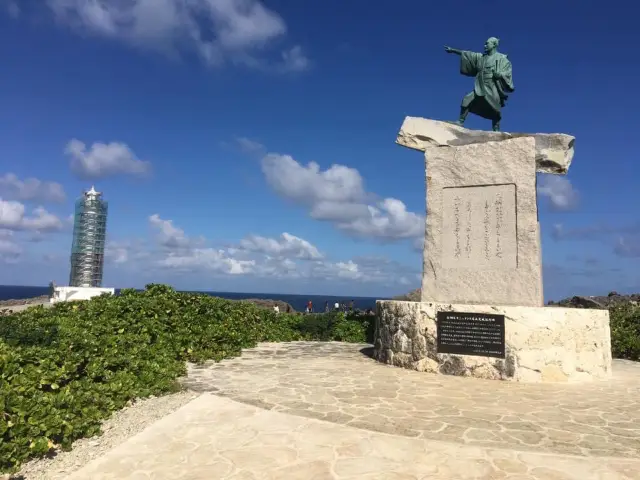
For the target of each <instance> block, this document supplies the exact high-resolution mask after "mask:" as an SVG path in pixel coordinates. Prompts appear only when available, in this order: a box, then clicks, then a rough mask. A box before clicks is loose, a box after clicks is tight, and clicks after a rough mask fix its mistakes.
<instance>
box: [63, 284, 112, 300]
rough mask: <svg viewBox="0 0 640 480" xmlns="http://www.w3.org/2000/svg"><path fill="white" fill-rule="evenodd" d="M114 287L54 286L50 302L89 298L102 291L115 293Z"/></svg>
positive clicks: (100, 293) (110, 293)
mask: <svg viewBox="0 0 640 480" xmlns="http://www.w3.org/2000/svg"><path fill="white" fill-rule="evenodd" d="M115 292H116V289H115V288H92V287H55V288H54V292H53V297H51V303H58V302H70V301H73V300H89V299H90V298H93V297H97V296H98V295H102V294H103V293H108V294H109V295H113V294H115Z"/></svg>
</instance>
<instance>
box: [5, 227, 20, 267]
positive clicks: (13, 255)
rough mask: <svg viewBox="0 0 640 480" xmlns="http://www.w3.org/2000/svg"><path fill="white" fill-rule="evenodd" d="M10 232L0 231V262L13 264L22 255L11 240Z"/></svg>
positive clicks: (12, 235) (12, 236)
mask: <svg viewBox="0 0 640 480" xmlns="http://www.w3.org/2000/svg"><path fill="white" fill-rule="evenodd" d="M13 238H14V234H13V232H12V231H11V230H4V229H0V262H3V263H15V262H17V261H18V260H19V259H20V256H21V255H22V248H21V247H20V246H19V245H18V244H17V243H15V241H14V240H13Z"/></svg>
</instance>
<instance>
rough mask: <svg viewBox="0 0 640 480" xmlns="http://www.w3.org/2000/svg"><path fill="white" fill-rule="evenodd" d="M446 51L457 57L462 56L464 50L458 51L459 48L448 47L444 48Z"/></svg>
mask: <svg viewBox="0 0 640 480" xmlns="http://www.w3.org/2000/svg"><path fill="white" fill-rule="evenodd" d="M444 51H445V52H447V53H455V54H456V55H462V50H458V49H457V48H451V47H448V46H447V45H445V46H444Z"/></svg>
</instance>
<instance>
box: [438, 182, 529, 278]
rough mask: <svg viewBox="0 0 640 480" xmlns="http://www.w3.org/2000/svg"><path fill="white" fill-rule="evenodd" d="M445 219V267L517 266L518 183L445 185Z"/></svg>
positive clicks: (499, 267)
mask: <svg viewBox="0 0 640 480" xmlns="http://www.w3.org/2000/svg"><path fill="white" fill-rule="evenodd" d="M442 222H443V225H442V265H443V267H444V268H468V269H510V268H516V267H517V263H518V242H517V230H516V228H517V227H516V186H515V185H514V184H505V185H486V186H471V187H448V188H444V189H443V218H442Z"/></svg>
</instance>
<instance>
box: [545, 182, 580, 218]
mask: <svg viewBox="0 0 640 480" xmlns="http://www.w3.org/2000/svg"><path fill="white" fill-rule="evenodd" d="M538 195H540V196H541V197H544V198H546V199H547V201H548V202H549V205H550V206H551V207H552V208H553V209H554V210H573V209H574V208H576V207H577V206H578V203H579V200H580V197H579V195H578V192H577V191H576V190H575V189H574V188H573V185H571V182H570V181H569V179H567V178H565V177H560V176H558V175H542V178H541V179H540V181H539V183H538Z"/></svg>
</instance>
